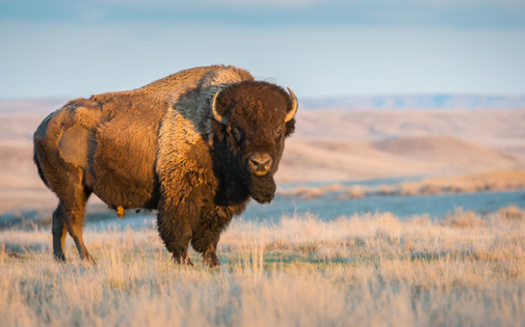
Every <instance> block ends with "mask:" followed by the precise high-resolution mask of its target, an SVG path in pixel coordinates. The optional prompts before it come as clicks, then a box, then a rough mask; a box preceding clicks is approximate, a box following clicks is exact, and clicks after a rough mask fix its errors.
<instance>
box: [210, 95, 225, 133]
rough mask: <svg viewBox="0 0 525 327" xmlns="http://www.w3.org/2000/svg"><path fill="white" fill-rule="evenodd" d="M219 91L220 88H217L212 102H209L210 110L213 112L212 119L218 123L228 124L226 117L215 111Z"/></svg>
mask: <svg viewBox="0 0 525 327" xmlns="http://www.w3.org/2000/svg"><path fill="white" fill-rule="evenodd" d="M219 93H221V90H220V89H219V90H218V91H217V93H215V96H214V97H213V102H212V104H211V112H212V114H213V119H215V120H216V121H217V122H218V123H221V124H223V125H226V124H228V118H226V117H224V116H221V115H220V114H219V113H218V112H217V106H216V105H217V98H218V97H219Z"/></svg>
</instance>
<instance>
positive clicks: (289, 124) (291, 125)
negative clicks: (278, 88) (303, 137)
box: [284, 88, 299, 136]
mask: <svg viewBox="0 0 525 327" xmlns="http://www.w3.org/2000/svg"><path fill="white" fill-rule="evenodd" d="M288 92H289V93H290V102H291V105H290V108H289V109H288V113H287V114H286V118H285V119H284V122H285V123H286V133H285V136H290V135H292V133H293V132H294V131H295V118H294V117H295V114H296V113H297V108H298V106H299V105H298V103H297V98H296V97H295V94H294V93H293V92H292V90H290V88H288Z"/></svg>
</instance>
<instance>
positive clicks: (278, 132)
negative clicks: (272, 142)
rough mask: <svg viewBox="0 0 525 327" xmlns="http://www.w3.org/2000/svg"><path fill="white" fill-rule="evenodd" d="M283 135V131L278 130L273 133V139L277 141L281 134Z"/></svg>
mask: <svg viewBox="0 0 525 327" xmlns="http://www.w3.org/2000/svg"><path fill="white" fill-rule="evenodd" d="M282 133H283V129H282V128H279V129H278V130H277V132H275V138H276V139H279V138H280V137H281V134H282Z"/></svg>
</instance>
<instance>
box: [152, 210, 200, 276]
mask: <svg viewBox="0 0 525 327" xmlns="http://www.w3.org/2000/svg"><path fill="white" fill-rule="evenodd" d="M157 228H158V230H159V234H160V237H161V238H162V240H163V241H164V244H165V245H166V248H167V249H168V251H169V252H171V253H172V254H173V258H174V259H175V262H177V263H179V264H182V265H190V266H191V265H192V263H191V260H190V257H189V255H188V246H189V243H190V239H191V236H192V232H191V226H190V224H189V223H188V221H187V220H186V218H185V217H183V216H181V215H179V214H170V213H169V211H168V212H166V211H164V210H162V209H161V210H159V213H158V215H157Z"/></svg>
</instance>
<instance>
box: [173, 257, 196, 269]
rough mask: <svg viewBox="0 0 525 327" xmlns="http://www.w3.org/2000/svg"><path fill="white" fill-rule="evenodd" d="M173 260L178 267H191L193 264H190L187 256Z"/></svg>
mask: <svg viewBox="0 0 525 327" xmlns="http://www.w3.org/2000/svg"><path fill="white" fill-rule="evenodd" d="M174 259H175V262H176V263H178V264H179V265H181V266H189V267H191V266H193V263H192V262H191V260H190V257H189V256H186V257H178V258H177V257H174Z"/></svg>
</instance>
